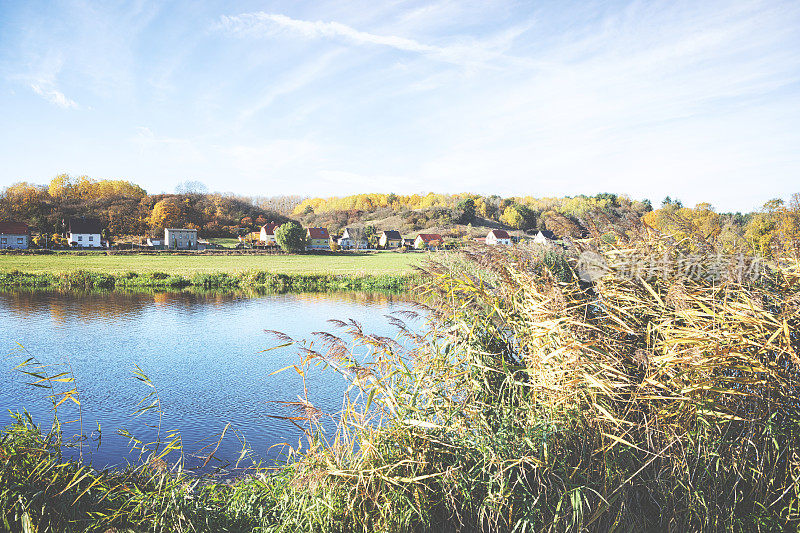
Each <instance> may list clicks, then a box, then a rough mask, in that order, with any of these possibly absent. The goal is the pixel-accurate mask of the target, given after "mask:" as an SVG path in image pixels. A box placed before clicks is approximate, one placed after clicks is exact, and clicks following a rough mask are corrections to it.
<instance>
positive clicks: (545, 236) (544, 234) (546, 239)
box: [533, 229, 558, 245]
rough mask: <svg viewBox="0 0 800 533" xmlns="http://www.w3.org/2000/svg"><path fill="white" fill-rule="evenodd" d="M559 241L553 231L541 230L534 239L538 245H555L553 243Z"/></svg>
mask: <svg viewBox="0 0 800 533" xmlns="http://www.w3.org/2000/svg"><path fill="white" fill-rule="evenodd" d="M556 239H558V237H556V234H555V233H553V232H552V231H548V230H546V229H543V230H541V231H540V232H539V233H537V234H536V237H534V238H533V242H534V243H536V244H544V245H547V244H553V242H554V241H555V240H556Z"/></svg>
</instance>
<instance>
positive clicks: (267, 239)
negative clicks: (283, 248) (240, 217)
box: [259, 222, 280, 246]
mask: <svg viewBox="0 0 800 533" xmlns="http://www.w3.org/2000/svg"><path fill="white" fill-rule="evenodd" d="M279 226H280V224H278V223H277V222H270V223H268V224H264V225H263V226H261V233H260V235H259V240H260V241H261V242H262V243H264V244H265V245H267V246H278V241H277V239H275V230H276V229H278V227H279Z"/></svg>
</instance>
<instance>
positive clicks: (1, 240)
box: [0, 237, 8, 244]
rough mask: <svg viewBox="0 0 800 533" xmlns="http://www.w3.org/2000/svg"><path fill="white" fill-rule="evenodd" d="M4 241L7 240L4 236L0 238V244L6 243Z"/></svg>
mask: <svg viewBox="0 0 800 533" xmlns="http://www.w3.org/2000/svg"><path fill="white" fill-rule="evenodd" d="M6 242H8V240H7V239H6V238H5V237H3V238H2V239H0V244H6Z"/></svg>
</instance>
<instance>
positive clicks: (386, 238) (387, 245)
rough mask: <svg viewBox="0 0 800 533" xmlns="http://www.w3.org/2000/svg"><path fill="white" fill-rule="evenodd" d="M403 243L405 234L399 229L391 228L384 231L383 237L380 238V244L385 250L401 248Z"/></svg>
mask: <svg viewBox="0 0 800 533" xmlns="http://www.w3.org/2000/svg"><path fill="white" fill-rule="evenodd" d="M402 244H403V236H402V235H400V232H399V231H397V230H393V229H390V230H389V231H382V232H381V238H380V240H378V246H380V247H381V248H383V249H384V250H394V249H395V248H400V246H401V245H402Z"/></svg>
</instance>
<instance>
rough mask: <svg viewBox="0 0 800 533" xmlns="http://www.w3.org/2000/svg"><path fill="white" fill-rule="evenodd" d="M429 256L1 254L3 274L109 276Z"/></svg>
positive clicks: (392, 266) (336, 266)
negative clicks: (69, 273)
mask: <svg viewBox="0 0 800 533" xmlns="http://www.w3.org/2000/svg"><path fill="white" fill-rule="evenodd" d="M424 257H425V255H424V254H400V253H393V252H385V253H373V254H365V255H198V256H191V255H169V254H164V255H110V256H109V255H105V254H104V253H97V254H86V255H78V254H73V253H60V254H53V255H11V254H9V255H0V272H10V271H12V270H20V271H22V272H37V273H39V272H43V273H46V272H49V273H53V274H58V273H62V272H72V271H75V270H88V271H92V272H103V273H107V274H119V273H123V272H166V273H168V274H179V275H183V276H187V275H191V274H194V273H196V272H200V273H211V272H227V273H235V272H242V271H247V270H264V271H269V272H274V273H282V274H351V275H359V274H376V275H377V274H406V273H411V271H412V266H413V265H415V264H419V263H421V261H422V260H423V258H424Z"/></svg>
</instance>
